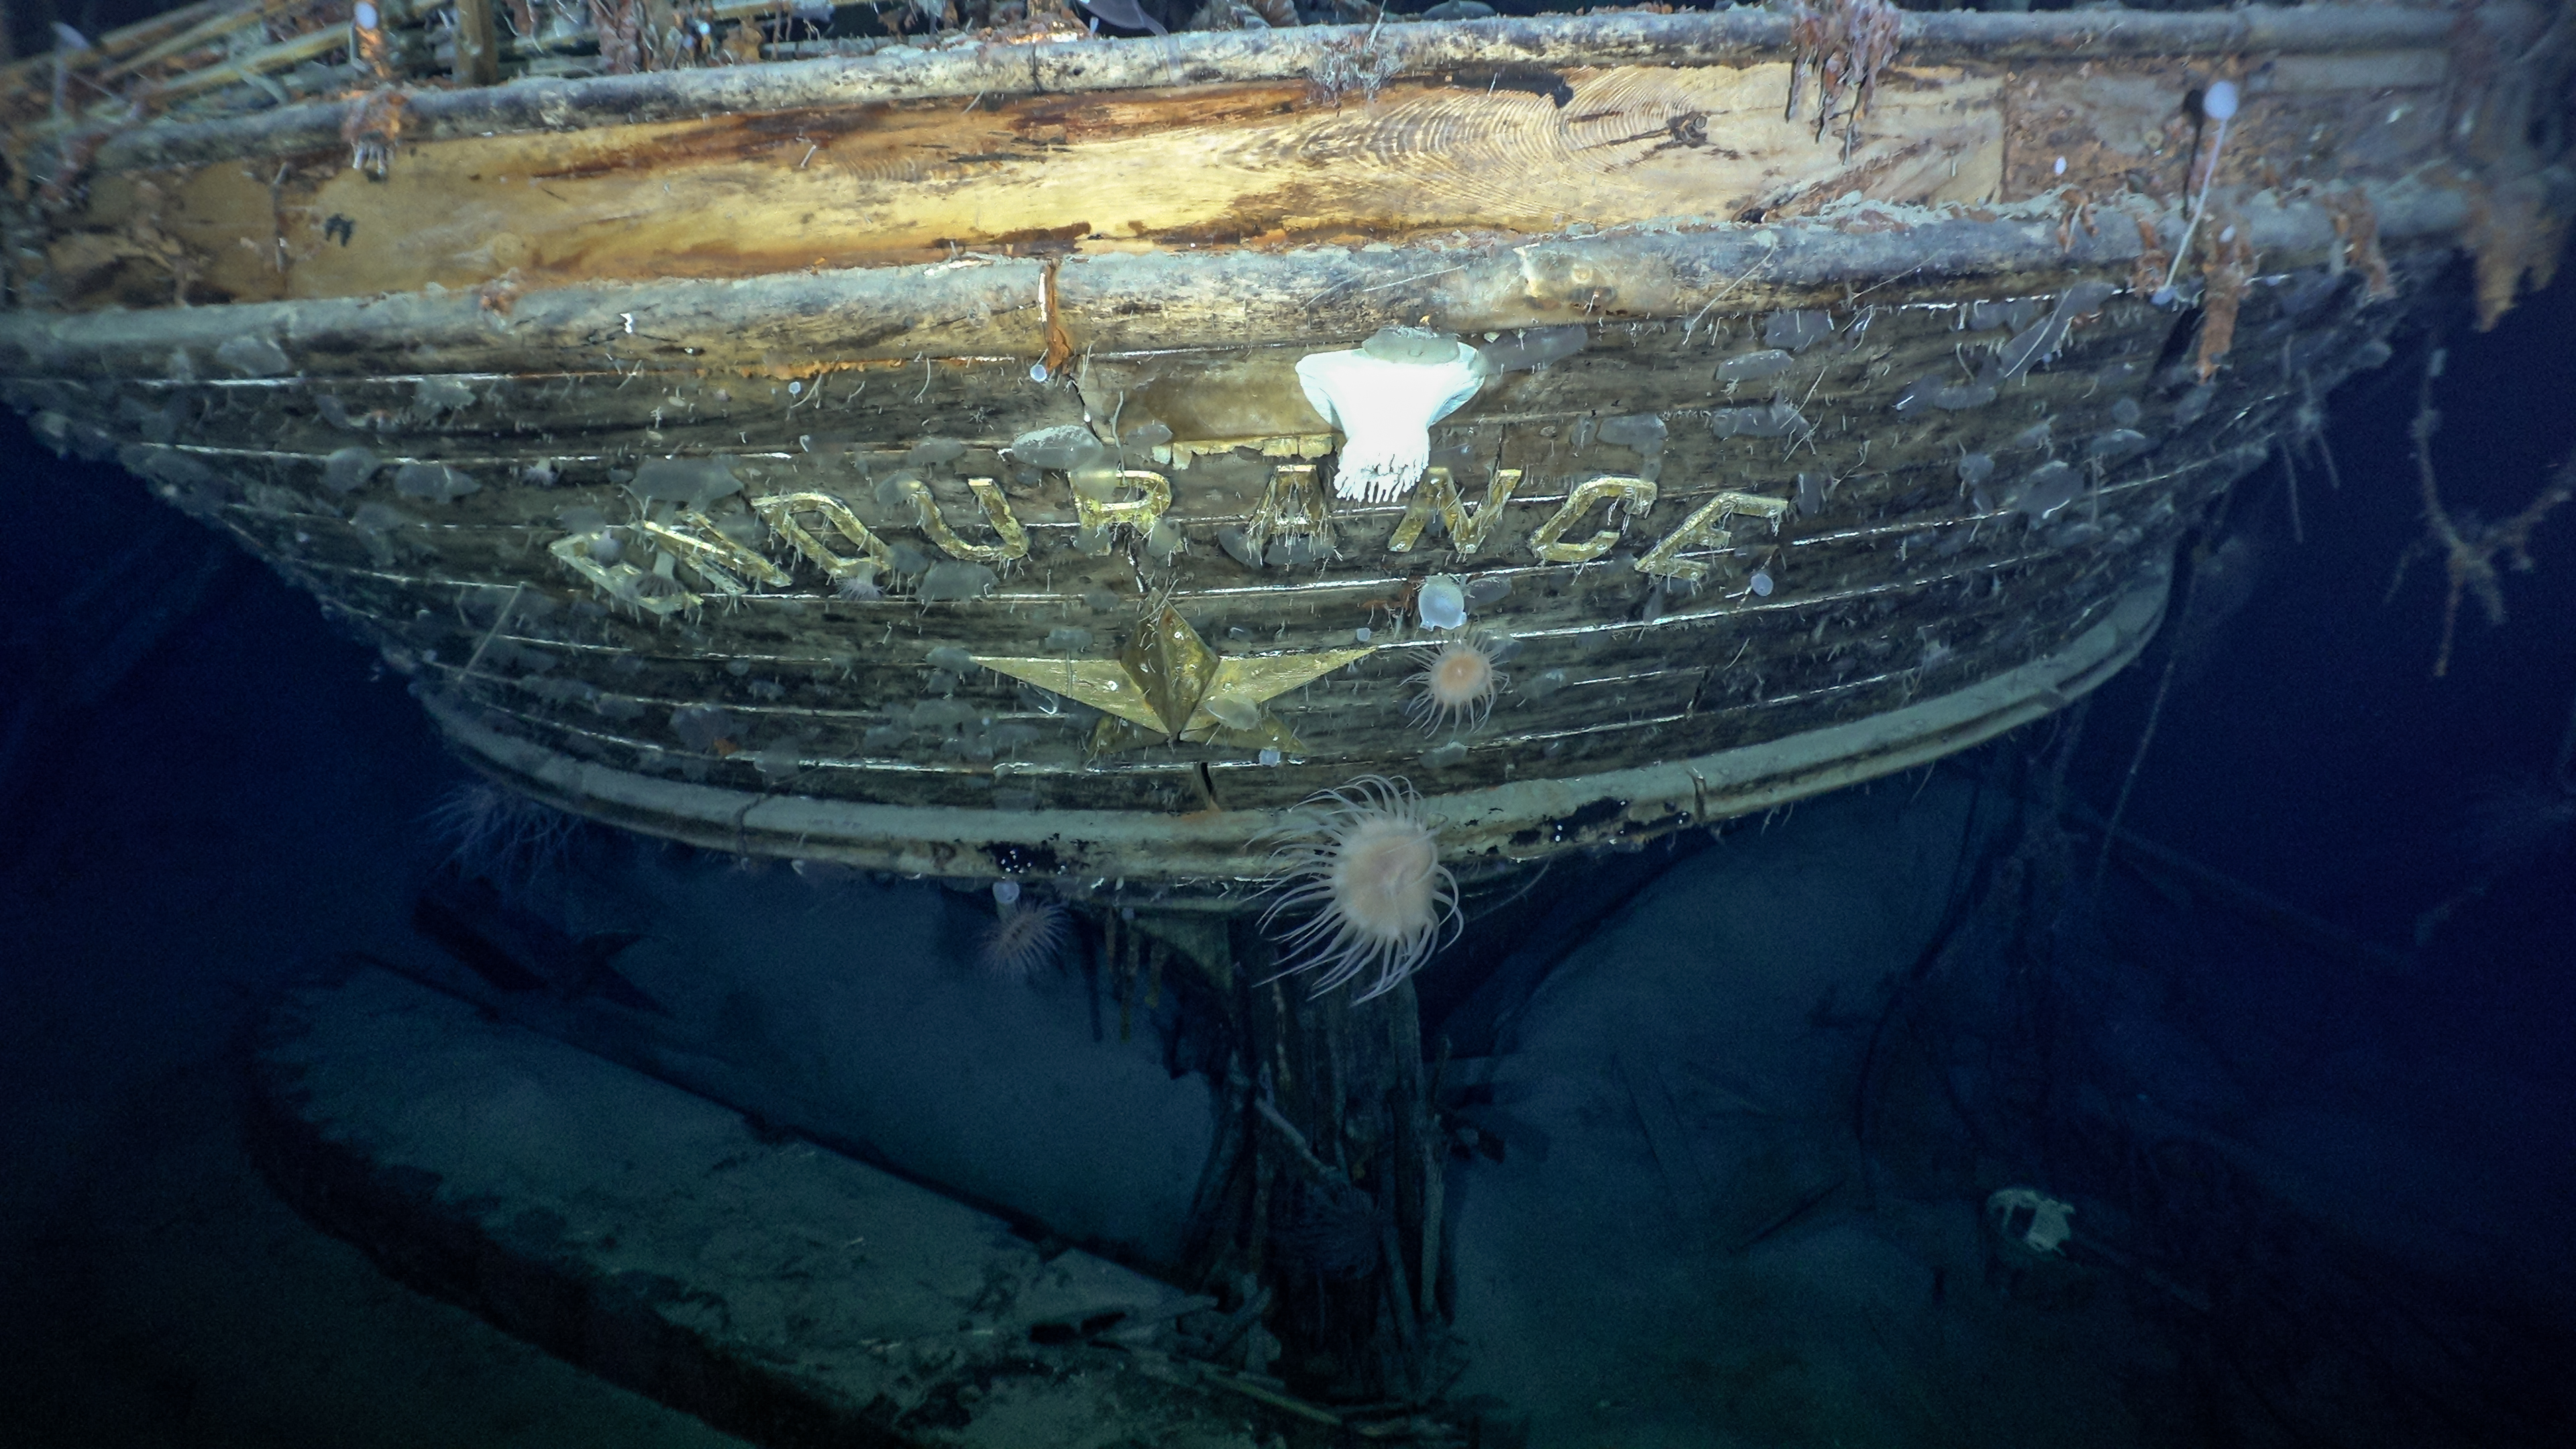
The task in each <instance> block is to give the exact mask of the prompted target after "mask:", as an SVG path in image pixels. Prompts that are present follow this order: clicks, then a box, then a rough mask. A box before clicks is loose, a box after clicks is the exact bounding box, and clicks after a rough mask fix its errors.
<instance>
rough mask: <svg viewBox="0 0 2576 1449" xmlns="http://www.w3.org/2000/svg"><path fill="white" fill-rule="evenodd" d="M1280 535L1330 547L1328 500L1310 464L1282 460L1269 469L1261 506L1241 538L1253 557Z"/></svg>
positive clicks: (1330, 533)
mask: <svg viewBox="0 0 2576 1449" xmlns="http://www.w3.org/2000/svg"><path fill="white" fill-rule="evenodd" d="M1283 534H1285V535H1290V536H1296V537H1305V538H1312V539H1314V540H1315V541H1316V542H1317V543H1319V544H1321V545H1322V546H1324V547H1325V548H1330V547H1332V546H1333V512H1332V503H1331V501H1330V500H1329V499H1327V498H1326V497H1325V496H1324V485H1323V483H1322V482H1321V480H1319V479H1317V478H1316V476H1315V465H1314V464H1312V463H1282V464H1280V465H1279V466H1277V467H1275V468H1273V469H1271V470H1270V486H1269V488H1268V489H1267V490H1265V491H1264V492H1263V493H1262V495H1261V506H1260V507H1259V508H1256V509H1254V510H1253V512H1252V521H1251V522H1249V523H1247V524H1245V525H1244V528H1243V540H1244V542H1245V543H1247V544H1249V545H1251V547H1252V556H1253V557H1254V558H1261V557H1264V556H1265V555H1266V554H1267V553H1268V552H1269V549H1270V540H1272V539H1273V538H1277V537H1279V536H1281V535H1283Z"/></svg>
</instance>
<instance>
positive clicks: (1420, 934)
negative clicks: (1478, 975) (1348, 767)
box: [1261, 775, 1458, 1001]
mask: <svg viewBox="0 0 2576 1449" xmlns="http://www.w3.org/2000/svg"><path fill="white" fill-rule="evenodd" d="M1306 806H1307V808H1309V809H1319V810H1320V812H1321V813H1320V815H1319V816H1318V817H1317V818H1315V819H1313V820H1312V821H1310V822H1308V823H1307V824H1306V825H1304V826H1302V827H1291V828H1290V829H1289V830H1288V831H1287V832H1286V833H1287V834H1288V836H1289V839H1288V841H1287V843H1286V844H1284V845H1282V846H1280V848H1279V850H1278V852H1277V854H1276V855H1274V856H1273V857H1272V868H1271V880H1270V891H1271V894H1272V897H1273V898H1272V900H1271V902H1270V908H1269V909H1268V910H1266V911H1264V912H1263V913H1262V916H1261V922H1262V925H1263V926H1264V927H1265V928H1267V927H1268V926H1269V925H1270V923H1271V922H1273V921H1274V920H1277V919H1278V918H1279V917H1281V916H1295V915H1303V916H1305V917H1306V919H1305V920H1304V921H1303V922H1301V923H1300V924H1299V925H1297V926H1296V927H1295V928H1294V929H1292V930H1290V931H1289V932H1287V934H1286V935H1284V936H1282V937H1280V938H1279V946H1280V954H1281V957H1282V961H1281V970H1280V974H1281V975H1289V974H1292V973H1298V972H1306V971H1315V970H1321V971H1322V972H1323V975H1322V977H1321V978H1320V979H1318V980H1317V981H1316V982H1315V993H1316V994H1317V995H1319V996H1320V995H1322V994H1323V993H1324V992H1327V991H1330V990H1332V989H1333V988H1334V987H1337V986H1340V985H1341V984H1343V983H1344V982H1346V981H1350V980H1352V979H1354V978H1356V977H1358V976H1359V975H1361V974H1362V973H1364V972H1367V971H1370V970H1375V971H1376V973H1377V979H1376V980H1374V981H1372V982H1371V983H1369V987H1368V989H1367V990H1365V991H1363V992H1361V993H1360V995H1359V999H1360V1000H1362V1001H1366V1000H1368V999H1369V998H1370V997H1372V996H1376V995H1378V994H1380V993H1382V992H1385V991H1388V990H1391V989H1393V988H1394V986H1395V985H1396V983H1398V982H1400V981H1402V980H1404V978H1405V977H1407V976H1410V975H1412V974H1413V972H1414V970H1415V968H1417V967H1419V966H1420V965H1421V964H1422V963H1423V962H1425V961H1427V960H1429V959H1430V958H1431V955H1432V953H1433V952H1435V951H1438V950H1439V949H1440V948H1441V947H1442V946H1443V945H1445V944H1447V941H1448V940H1450V939H1455V937H1456V935H1457V928H1458V882H1457V881H1456V879H1455V878H1453V877H1452V876H1451V875H1450V874H1449V871H1448V868H1447V867H1445V866H1443V865H1442V864H1441V863H1440V831H1439V828H1438V827H1437V826H1435V825H1433V824H1432V823H1431V822H1430V821H1429V820H1428V819H1426V818H1424V815H1423V810H1422V797H1421V796H1419V795H1416V794H1415V793H1414V791H1413V787H1412V786H1411V785H1409V784H1407V783H1405V782H1404V781H1402V780H1390V779H1387V778H1386V777H1384V776H1382V775H1365V776H1362V777H1361V778H1359V779H1357V780H1354V781H1352V782H1351V783H1350V784H1348V785H1345V786H1343V787H1342V788H1341V789H1339V790H1327V791H1325V792H1323V793H1322V794H1320V795H1317V796H1315V797H1313V798H1312V799H1310V800H1308V801H1307V802H1306Z"/></svg>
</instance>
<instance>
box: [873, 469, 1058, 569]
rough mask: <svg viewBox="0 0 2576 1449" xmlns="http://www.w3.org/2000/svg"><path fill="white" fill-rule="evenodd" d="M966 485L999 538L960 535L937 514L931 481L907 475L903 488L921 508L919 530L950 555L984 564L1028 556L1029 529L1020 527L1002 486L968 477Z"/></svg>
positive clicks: (918, 507) (1005, 561)
mask: <svg viewBox="0 0 2576 1449" xmlns="http://www.w3.org/2000/svg"><path fill="white" fill-rule="evenodd" d="M966 486H967V487H968V488H970V489H972V490H973V491H974V494H975V501H976V503H978V504H980V505H981V506H982V507H983V510H984V521H985V522H987V523H989V524H991V525H993V532H995V533H997V534H999V535H1001V539H1002V541H1001V542H1000V543H968V542H967V541H966V540H964V539H962V538H959V537H958V536H957V530H955V529H953V528H950V527H949V526H948V520H947V519H945V518H942V517H940V516H939V505H938V504H937V503H935V502H933V501H932V500H931V497H930V485H929V484H927V483H924V482H922V481H921V480H920V479H918V478H907V479H905V480H904V483H903V491H904V492H905V493H907V494H910V495H911V497H912V506H913V507H915V508H917V509H919V510H921V531H922V532H924V533H926V534H929V535H930V538H931V541H932V542H933V543H936V544H938V545H939V546H940V547H941V548H943V549H945V550H947V552H948V556H949V557H950V558H962V559H966V560H969V561H970V562H973V563H987V564H996V563H1009V562H1010V561H1011V560H1012V559H1015V558H1027V557H1028V556H1029V533H1028V530H1027V529H1024V528H1022V527H1020V520H1019V518H1018V517H1017V516H1016V515H1015V514H1013V513H1012V512H1011V502H1010V500H1009V499H1007V498H1004V497H1003V496H1002V490H1001V488H1000V487H999V486H997V485H996V484H995V483H994V482H993V480H992V479H990V478H969V479H967V480H966Z"/></svg>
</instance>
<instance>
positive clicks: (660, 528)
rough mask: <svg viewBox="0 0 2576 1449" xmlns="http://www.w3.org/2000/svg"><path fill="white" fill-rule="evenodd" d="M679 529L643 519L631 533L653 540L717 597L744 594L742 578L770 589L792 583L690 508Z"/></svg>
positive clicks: (684, 511) (683, 514)
mask: <svg viewBox="0 0 2576 1449" xmlns="http://www.w3.org/2000/svg"><path fill="white" fill-rule="evenodd" d="M679 521H680V524H681V527H680V528H673V527H672V526H670V525H669V524H667V523H655V522H653V521H652V520H651V519H645V520H642V521H640V522H638V523H637V524H636V525H635V531H636V532H638V533H640V534H643V535H644V536H645V537H647V538H649V539H651V540H653V542H654V544H655V546H656V547H658V548H660V549H661V550H662V551H663V552H664V553H667V554H669V555H671V556H672V557H673V558H676V559H678V560H679V561H680V562H682V563H684V564H687V565H688V566H689V571H690V572H691V573H694V574H696V575H697V576H698V577H699V578H702V579H704V580H706V581H707V584H708V586H709V587H711V588H713V589H715V590H716V591H718V592H719V593H726V594H747V593H750V592H751V589H750V587H749V586H748V585H746V584H745V583H743V581H742V576H743V575H745V574H748V575H750V576H751V577H753V578H755V579H758V580H760V581H761V582H762V583H764V584H768V585H770V586H771V587H773V588H784V587H786V586H787V585H789V584H792V583H794V582H796V580H795V579H794V578H792V577H790V576H789V575H788V573H787V571H786V570H784V569H781V568H780V567H779V566H778V565H776V564H774V563H771V562H770V561H769V560H767V559H765V558H762V557H761V556H760V555H759V554H758V553H756V552H754V551H753V550H751V549H747V548H745V547H743V546H742V545H741V544H738V543H736V542H734V541H733V540H732V539H729V538H727V537H725V536H724V535H723V534H722V533H720V532H718V531H717V530H716V525H715V520H714V519H711V518H709V517H707V516H706V515H705V514H703V513H700V512H698V511H697V510H696V509H694V508H689V509H682V510H681V511H680V514H679Z"/></svg>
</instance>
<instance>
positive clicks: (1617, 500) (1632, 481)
mask: <svg viewBox="0 0 2576 1449" xmlns="http://www.w3.org/2000/svg"><path fill="white" fill-rule="evenodd" d="M1604 501H1607V502H1608V503H1609V504H1610V506H1611V507H1613V508H1616V509H1620V510H1623V511H1624V514H1625V517H1623V518H1622V519H1621V526H1622V528H1624V527H1625V525H1626V520H1627V518H1630V517H1642V516H1643V515H1645V514H1646V513H1647V512H1649V511H1650V510H1652V509H1653V508H1654V506H1655V485H1654V484H1653V483H1651V482H1649V481H1647V480H1646V479H1643V478H1629V477H1622V476H1618V475H1615V474H1614V475H1612V476H1610V477H1606V478H1589V479H1586V480H1584V481H1583V482H1581V483H1578V484H1576V485H1575V486H1574V491H1573V492H1571V493H1568V494H1566V495H1565V503H1564V505H1563V506H1561V507H1559V508H1558V509H1557V510H1556V513H1555V514H1554V515H1553V516H1552V517H1550V518H1549V519H1548V521H1547V522H1545V523H1542V524H1540V525H1539V526H1538V529H1537V531H1536V532H1534V533H1532V534H1531V535H1530V539H1529V542H1530V551H1531V552H1532V553H1535V554H1537V555H1538V556H1539V557H1540V558H1541V559H1544V560H1546V561H1547V562H1549V563H1590V562H1591V561H1592V560H1594V559H1596V558H1599V557H1601V555H1603V554H1605V553H1608V552H1609V551H1610V548H1611V545H1613V544H1616V543H1617V542H1618V541H1619V534H1620V531H1621V530H1620V529H1619V528H1605V529H1602V530H1601V531H1600V532H1598V533H1595V534H1594V535H1592V537H1591V538H1590V539H1589V540H1587V541H1585V542H1583V543H1559V542H1557V540H1558V539H1560V538H1563V537H1564V536H1565V531H1566V530H1567V529H1569V528H1572V527H1573V526H1574V525H1575V524H1577V523H1579V522H1581V521H1582V519H1583V516H1584V515H1585V514H1587V513H1590V512H1591V511H1592V509H1593V506H1594V505H1595V504H1598V503H1602V502H1604Z"/></svg>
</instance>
